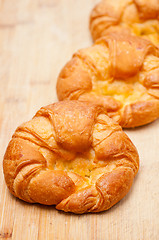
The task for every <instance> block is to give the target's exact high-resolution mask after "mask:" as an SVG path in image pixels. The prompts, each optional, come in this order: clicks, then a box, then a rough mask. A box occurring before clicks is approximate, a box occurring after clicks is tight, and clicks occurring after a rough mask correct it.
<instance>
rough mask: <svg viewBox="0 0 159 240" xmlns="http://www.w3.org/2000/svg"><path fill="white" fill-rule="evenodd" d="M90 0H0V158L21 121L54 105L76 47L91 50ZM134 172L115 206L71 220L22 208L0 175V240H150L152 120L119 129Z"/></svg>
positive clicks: (156, 151)
mask: <svg viewBox="0 0 159 240" xmlns="http://www.w3.org/2000/svg"><path fill="white" fill-rule="evenodd" d="M96 2H97V1H96V0H87V1H86V0H67V1H66V0H34V1H33V0H5V1H4V0H0V146H1V151H0V156H1V158H0V159H1V163H2V160H3V155H4V153H5V149H6V147H7V144H8V142H9V140H10V138H11V136H12V134H13V132H14V130H15V128H16V127H17V126H18V125H19V124H20V123H22V122H24V121H27V120H29V119H30V118H31V117H32V116H33V115H34V113H35V112H36V111H37V110H38V109H39V108H40V107H41V106H44V105H47V104H50V103H52V102H55V101H57V97H56V91H55V86H56V79H57V76H58V73H59V71H60V69H61V68H62V66H63V65H64V64H65V63H66V62H67V61H68V60H69V59H70V58H71V55H72V54H73V52H75V51H76V50H77V49H79V48H83V47H87V46H89V45H91V43H92V40H91V37H90V33H89V30H88V18H89V14H90V10H91V9H92V7H93V6H94V5H95V3H96ZM127 133H128V135H129V136H130V138H131V139H132V140H133V142H134V144H135V145H136V147H137V148H138V151H139V154H140V171H139V173H138V175H137V177H136V179H135V181H134V185H133V188H132V189H131V191H130V192H129V194H128V195H127V196H126V197H125V198H124V199H123V200H122V201H120V203H118V204H117V205H115V206H114V207H113V208H112V209H110V210H109V211H106V212H103V213H100V214H85V215H82V216H80V215H74V214H65V213H63V212H58V211H57V210H55V209H54V207H46V206H41V205H38V204H33V205H31V204H27V203H25V202H23V201H20V200H18V199H16V198H14V197H13V196H12V195H11V194H10V193H9V191H8V189H7V187H6V185H5V183H4V178H3V172H2V167H1V171H0V239H14V240H35V239H38V240H48V239H49V240H50V239H51V240H56V239H57V240H63V239H65V240H67V239H68V240H74V239H76V240H87V239H89V240H95V239H96V240H158V239H159V157H158V155H159V148H158V145H159V143H158V142H159V120H158V121H155V122H154V123H152V124H149V125H148V126H145V127H141V128H137V129H135V130H129V131H127Z"/></svg>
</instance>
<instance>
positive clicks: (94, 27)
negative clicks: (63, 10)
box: [90, 0, 159, 46]
mask: <svg viewBox="0 0 159 240" xmlns="http://www.w3.org/2000/svg"><path fill="white" fill-rule="evenodd" d="M90 31H91V34H92V37H93V39H94V40H96V39H98V38H100V37H102V36H105V35H106V34H108V32H111V31H120V32H127V33H128V32H129V33H132V34H134V35H137V36H142V37H144V38H146V39H149V40H151V41H152V42H153V43H154V44H155V45H157V46H159V1H158V0H112V1H109V0H102V1H101V2H100V3H99V4H97V5H96V6H95V7H94V9H93V10H92V12H91V16H90Z"/></svg>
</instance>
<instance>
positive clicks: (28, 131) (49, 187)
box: [3, 101, 139, 213]
mask: <svg viewBox="0 0 159 240" xmlns="http://www.w3.org/2000/svg"><path fill="white" fill-rule="evenodd" d="M138 168H139V157H138V153H137V150H136V148H135V146H134V145H133V144H132V142H131V141H130V139H129V138H128V137H127V136H126V134H125V133H124V132H123V131H122V129H121V127H120V126H119V125H118V124H116V123H115V122H114V121H113V120H112V119H110V118H109V117H108V116H107V115H106V113H105V110H104V109H103V108H102V107H99V106H97V105H93V104H91V103H87V102H80V101H64V102H59V103H55V104H51V105H49V106H46V107H43V108H41V109H40V110H39V111H38V112H37V113H36V115H35V116H34V118H33V119H32V120H31V121H29V122H26V123H24V124H22V125H21V126H20V127H18V128H17V130H16V131H15V133H14V135H13V137H12V140H11V141H10V143H9V145H8V147H7V150H6V153H5V156H4V160H3V170H4V176H5V181H6V184H7V186H8V188H9V190H10V192H11V193H12V194H14V195H15V196H16V197H18V198H20V199H22V200H24V201H27V202H31V203H34V202H38V203H41V204H45V205H57V206H56V208H57V209H59V210H63V211H66V212H67V211H71V212H74V213H84V212H99V211H104V210H106V209H109V208H110V207H111V206H113V205H114V204H115V203H117V202H118V201H119V200H121V199H122V198H123V197H124V196H125V195H126V194H127V192H128V191H129V189H130V187H131V185H132V182H133V179H134V177H135V175H136V173H137V171H138Z"/></svg>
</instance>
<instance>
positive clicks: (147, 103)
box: [57, 32, 159, 128]
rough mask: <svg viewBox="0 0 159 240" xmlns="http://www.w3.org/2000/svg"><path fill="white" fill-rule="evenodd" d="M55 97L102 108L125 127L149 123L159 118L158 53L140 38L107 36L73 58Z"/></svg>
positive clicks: (110, 34) (156, 49) (59, 78)
mask: <svg viewBox="0 0 159 240" xmlns="http://www.w3.org/2000/svg"><path fill="white" fill-rule="evenodd" d="M57 95H58V98H59V100H64V99H79V100H81V101H91V102H95V103H97V104H99V105H102V106H104V108H105V109H106V110H107V112H108V115H109V116H110V117H112V118H114V119H115V120H116V121H117V122H118V123H119V124H120V125H121V126H122V127H125V128H131V127H137V126H141V125H144V124H147V123H150V122H152V121H154V120H155V119H157V118H158V117H159V50H158V48H156V47H155V46H154V45H153V44H152V43H151V42H149V41H148V40H145V39H142V38H140V37H136V36H132V35H129V34H123V35H121V34H119V33H117V32H116V33H109V34H108V35H107V36H106V37H103V38H100V39H99V40H97V41H96V42H95V44H94V45H93V46H91V47H89V48H86V49H82V50H79V51H78V52H77V53H75V54H74V55H73V57H72V59H71V60H70V61H69V62H68V63H67V64H66V65H65V66H64V68H63V69H62V71H61V73H60V74H59V77H58V80H57Z"/></svg>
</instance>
